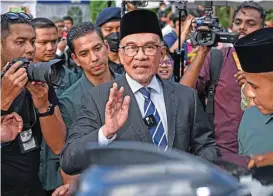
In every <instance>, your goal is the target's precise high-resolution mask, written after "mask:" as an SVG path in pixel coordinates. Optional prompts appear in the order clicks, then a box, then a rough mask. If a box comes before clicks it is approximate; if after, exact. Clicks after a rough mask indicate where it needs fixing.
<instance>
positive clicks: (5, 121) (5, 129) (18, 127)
mask: <svg viewBox="0 0 273 196" xmlns="http://www.w3.org/2000/svg"><path fill="white" fill-rule="evenodd" d="M22 129H23V120H22V118H21V116H19V115H18V114H17V113H15V112H12V113H11V114H8V115H6V116H3V117H1V142H9V141H13V140H14V139H15V138H16V137H17V135H18V134H19V133H20V132H21V131H22Z"/></svg>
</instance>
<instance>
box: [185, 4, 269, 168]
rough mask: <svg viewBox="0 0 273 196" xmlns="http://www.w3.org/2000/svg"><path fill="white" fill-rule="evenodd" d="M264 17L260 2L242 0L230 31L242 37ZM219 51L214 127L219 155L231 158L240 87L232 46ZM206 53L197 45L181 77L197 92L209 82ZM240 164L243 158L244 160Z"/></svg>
mask: <svg viewBox="0 0 273 196" xmlns="http://www.w3.org/2000/svg"><path fill="white" fill-rule="evenodd" d="M264 18H265V11H264V9H263V8H262V7H261V6H260V5H259V4H257V3H255V2H244V3H242V4H241V5H240V6H239V7H238V8H237V9H236V11H235V12H234V17H233V25H232V31H233V32H236V33H239V36H240V38H241V37H243V36H245V35H247V34H249V33H251V32H253V31H256V30H258V29H260V28H263V24H264ZM221 51H222V54H223V56H224V61H223V67H222V70H221V74H220V79H219V82H218V85H217V87H216V90H215V97H214V128H215V136H216V143H217V146H218V148H219V150H220V153H221V155H222V156H223V158H225V159H227V160H229V161H234V155H235V156H236V154H238V136H237V135H238V127H239V124H240V122H241V118H242V115H243V111H242V110H241V89H240V86H239V85H238V83H237V81H236V78H234V75H235V74H236V73H237V72H238V71H239V70H238V68H237V65H236V63H235V60H234V52H235V50H234V48H223V49H222V50H221ZM208 53H209V49H208V48H205V47H203V46H200V49H199V51H198V52H197V55H196V57H195V59H194V61H193V62H192V64H191V66H190V67H189V68H188V69H187V71H186V73H185V75H184V76H183V77H182V79H181V81H180V83H181V84H184V85H187V86H190V87H192V88H196V89H197V91H198V93H199V94H203V93H204V92H205V91H207V88H208V85H209V84H210V82H209V81H210V62H211V59H210V55H207V54H208ZM242 78H243V77H242ZM240 162H241V161H240ZM238 163H239V162H238ZM241 163H242V162H241ZM243 164H246V162H245V161H243Z"/></svg>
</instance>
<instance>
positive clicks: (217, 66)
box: [206, 48, 224, 128]
mask: <svg viewBox="0 0 273 196" xmlns="http://www.w3.org/2000/svg"><path fill="white" fill-rule="evenodd" d="M210 55H211V58H210V81H209V87H208V97H207V98H208V99H207V105H206V113H207V115H208V118H209V122H210V124H211V126H212V127H213V128H214V96H215V89H216V86H217V84H218V81H219V78H220V73H221V70H222V67H223V64H224V63H223V62H224V55H223V53H222V51H221V50H218V49H217V48H212V49H211V52H210Z"/></svg>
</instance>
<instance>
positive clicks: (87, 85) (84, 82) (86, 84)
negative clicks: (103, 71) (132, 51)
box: [80, 69, 120, 89]
mask: <svg viewBox="0 0 273 196" xmlns="http://www.w3.org/2000/svg"><path fill="white" fill-rule="evenodd" d="M110 72H111V75H112V76H113V77H114V80H116V79H118V78H119V77H120V74H117V73H115V72H114V71H113V70H112V69H110ZM80 80H81V83H82V85H83V87H84V88H86V89H89V88H90V87H94V85H93V84H92V83H91V82H89V80H88V79H87V77H86V75H85V73H84V72H83V73H82V77H81V78H80Z"/></svg>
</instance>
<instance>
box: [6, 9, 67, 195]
mask: <svg viewBox="0 0 273 196" xmlns="http://www.w3.org/2000/svg"><path fill="white" fill-rule="evenodd" d="M1 30H2V32H1V33H2V34H1V45H2V47H1V67H3V66H4V65H6V64H8V62H12V60H13V59H15V58H18V57H25V58H27V59H28V60H30V61H32V60H33V56H34V53H35V47H34V43H35V32H34V29H33V28H32V26H31V24H30V17H29V16H28V15H27V14H24V13H11V12H9V13H5V14H3V15H1ZM20 66H22V64H21V63H20V62H18V63H15V64H13V65H12V66H11V67H10V68H9V69H8V70H7V71H6V72H5V74H4V76H3V77H2V79H1V82H2V87H1V91H2V97H1V113H6V114H8V113H10V112H12V111H14V112H16V113H18V114H19V115H20V116H21V117H22V119H23V122H24V125H23V131H22V132H21V133H20V134H19V136H18V137H16V139H15V140H14V141H13V142H11V143H10V144H9V145H7V146H5V147H3V148H2V160H1V164H2V168H1V178H2V179H3V180H2V191H1V193H2V195H8V196H13V195H14V196H18V195H24V196H25V195H27V196H37V195H43V189H42V186H41V183H40V181H39V178H38V171H39V162H40V144H41V139H42V137H44V139H45V141H46V143H47V144H48V145H49V147H50V148H51V150H52V151H53V152H54V153H56V154H58V153H60V151H61V149H62V147H63V145H64V142H65V137H66V133H65V125H64V122H63V120H62V116H61V113H60V110H59V107H58V106H57V104H58V100H57V97H56V95H55V92H54V90H53V89H52V88H49V87H48V86H47V84H44V83H37V82H32V83H30V82H28V76H27V73H26V68H20V69H18V68H19V67H20ZM2 70H5V69H2Z"/></svg>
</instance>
